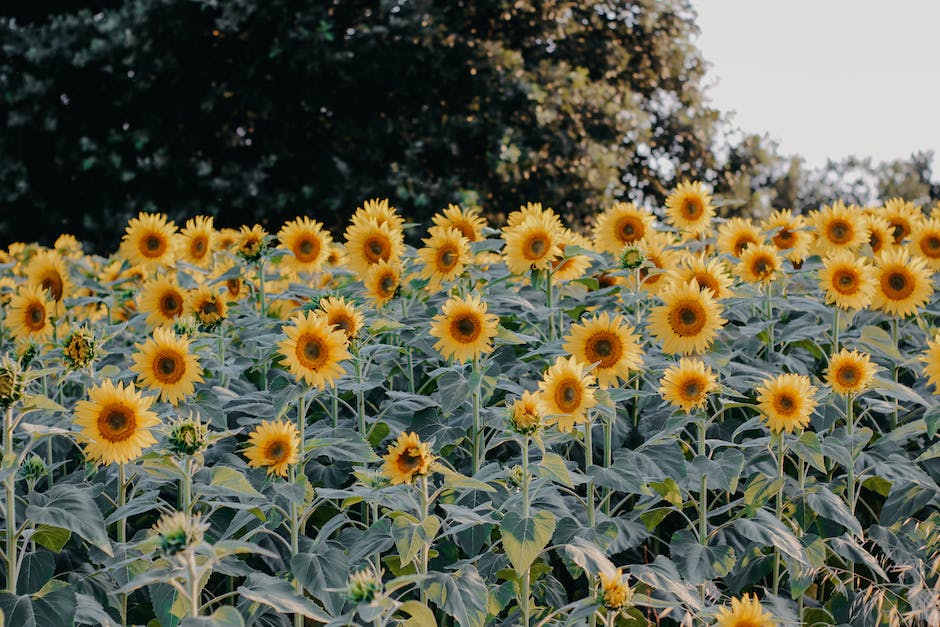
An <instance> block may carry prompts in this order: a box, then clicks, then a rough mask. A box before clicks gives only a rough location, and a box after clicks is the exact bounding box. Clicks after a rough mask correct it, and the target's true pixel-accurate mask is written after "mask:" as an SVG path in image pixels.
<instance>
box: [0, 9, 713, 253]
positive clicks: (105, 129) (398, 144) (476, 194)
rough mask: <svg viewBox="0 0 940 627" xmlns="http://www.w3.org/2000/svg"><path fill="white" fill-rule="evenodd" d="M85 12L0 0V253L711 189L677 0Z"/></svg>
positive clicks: (705, 114)
mask: <svg viewBox="0 0 940 627" xmlns="http://www.w3.org/2000/svg"><path fill="white" fill-rule="evenodd" d="M62 4H63V3H59V5H62ZM65 5H67V6H76V5H75V4H69V3H65ZM85 5H86V6H90V7H91V8H85V9H80V10H79V9H70V10H72V11H74V12H73V13H62V12H60V13H57V14H54V15H42V14H41V13H40V12H39V10H37V9H36V8H35V7H31V8H29V9H28V10H27V9H17V8H15V5H7V6H6V7H0V15H6V16H7V17H4V18H2V19H0V41H2V49H3V54H2V57H0V87H2V90H0V93H2V100H0V109H2V111H0V114H2V115H0V120H2V122H0V124H2V125H3V128H2V132H0V207H2V213H0V228H2V231H0V233H2V235H0V239H2V240H3V241H0V245H2V244H6V243H8V242H9V241H11V240H13V239H25V240H38V241H40V242H42V243H46V244H49V243H51V241H52V240H53V239H54V238H55V236H56V235H57V234H58V233H60V232H72V233H74V234H76V235H78V236H79V237H81V238H83V239H85V240H88V241H92V242H94V243H95V244H96V245H97V246H98V247H99V248H103V247H107V246H110V244H111V243H112V242H114V241H115V237H117V236H118V235H119V234H120V232H121V229H122V227H123V225H124V224H125V222H126V220H127V219H128V218H129V217H131V216H132V215H134V214H135V213H136V212H137V211H139V210H159V211H165V212H167V213H169V214H170V215H171V217H173V218H176V219H179V218H181V217H183V216H186V215H191V214H195V213H208V214H213V215H215V216H217V218H218V221H219V223H220V224H222V225H234V224H239V223H243V222H249V221H255V220H257V221H260V222H262V223H266V224H267V225H268V227H269V228H271V229H276V228H277V227H278V226H279V224H280V223H281V221H282V220H284V219H290V218H292V217H294V216H296V215H298V214H310V215H314V216H317V217H319V218H320V219H321V220H323V221H325V222H326V223H327V225H328V226H331V227H333V228H338V227H340V226H341V225H342V224H343V222H344V220H345V218H346V217H347V216H348V215H349V214H350V213H351V212H352V211H353V210H354V209H355V207H356V206H357V204H359V203H361V201H362V200H363V199H366V198H369V197H374V196H387V197H389V198H391V199H392V201H393V202H394V203H395V204H396V205H397V206H399V207H400V208H402V209H403V210H404V211H405V212H406V213H407V215H409V216H410V217H414V218H418V219H420V218H422V217H424V216H427V215H429V214H430V213H431V212H433V211H436V210H438V209H439V208H440V207H442V206H443V205H445V204H446V203H447V202H451V201H459V202H465V203H475V202H478V203H479V204H481V205H482V206H483V207H484V209H485V210H486V211H488V212H490V213H491V214H492V215H493V216H494V217H498V216H499V214H503V213H507V212H508V211H510V210H512V209H515V208H516V207H517V206H518V205H519V204H520V203H522V202H524V201H527V200H531V201H541V202H543V203H545V204H548V205H551V206H553V207H555V208H556V209H557V210H559V211H561V212H562V213H565V214H567V217H569V218H570V219H577V218H580V217H583V216H585V215H587V214H589V213H591V212H593V211H594V210H596V209H597V208H599V207H603V206H605V205H607V204H609V203H610V202H611V201H612V200H614V199H617V198H632V199H637V200H649V201H650V202H651V203H653V204H658V203H660V202H661V200H662V198H663V197H664V194H665V193H666V192H667V190H668V188H669V187H671V186H672V185H673V183H674V182H675V180H676V179H681V178H686V177H691V178H701V179H704V180H706V181H708V182H710V183H713V184H715V185H716V187H717V188H718V190H719V191H721V189H723V188H725V187H727V185H726V184H725V181H726V180H728V177H727V176H726V174H727V168H726V166H725V165H722V164H718V163H717V162H716V158H715V156H714V153H713V151H712V145H713V140H714V136H715V133H716V128H717V126H718V122H719V116H718V113H717V112H716V111H714V110H712V109H711V108H709V107H708V106H707V104H706V103H705V102H704V101H703V92H702V76H703V72H704V64H703V61H702V58H701V55H700V53H699V52H698V50H697V49H696V48H695V47H694V46H693V45H692V44H691V42H690V35H691V34H693V33H694V31H695V28H696V27H695V24H694V13H693V11H692V10H691V9H690V7H689V3H688V1H687V0H668V1H666V0H640V1H637V2H623V1H607V2H602V1H600V0H590V1H580V0H579V1H574V0H541V1H534V0H533V1H526V0H513V1H509V0H474V1H473V2H470V1H469V0H464V1H453V2H432V1H430V0H415V1H409V2H406V1H404V0H398V1H397V2H396V1H381V2H376V1H373V2H355V1H339V0H337V1H335V2H326V1H317V2H310V1H309V0H237V1H230V2H221V1H214V0H212V1H210V0H202V1H193V2H187V1H182V0H126V1H125V2H121V3H113V2H101V3H99V4H93V3H85ZM57 10H59V11H61V10H62V9H61V6H59V7H58V8H57Z"/></svg>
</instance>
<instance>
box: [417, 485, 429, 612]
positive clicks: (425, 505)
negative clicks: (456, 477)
mask: <svg viewBox="0 0 940 627" xmlns="http://www.w3.org/2000/svg"><path fill="white" fill-rule="evenodd" d="M419 491H420V495H419V496H420V497H421V511H420V514H421V526H422V527H424V523H425V521H426V520H427V519H428V510H429V506H430V505H429V500H428V476H427V475H421V488H420V490H419ZM431 541H432V538H428V539H427V542H425V543H424V545H423V546H422V547H421V556H420V563H419V564H418V574H419V575H427V574H428V558H429V556H430V554H431ZM421 604H422V605H427V604H428V596H427V593H426V592H425V591H424V588H423V587H422V588H421Z"/></svg>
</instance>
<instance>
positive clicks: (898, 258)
mask: <svg viewBox="0 0 940 627" xmlns="http://www.w3.org/2000/svg"><path fill="white" fill-rule="evenodd" d="M931 294H933V284H932V283H931V281H930V271H929V270H928V269H927V262H925V261H924V260H923V259H922V258H920V257H911V256H910V255H909V254H908V253H907V251H906V250H905V249H904V248H900V247H899V248H896V249H895V250H887V251H885V252H883V253H881V254H880V255H878V258H877V259H876V260H875V292H874V295H873V296H872V303H871V304H872V307H873V308H875V309H881V310H882V311H884V312H886V313H888V314H889V315H892V316H898V317H901V318H903V317H905V316H908V315H910V314H912V313H914V312H916V311H917V310H918V309H919V308H921V307H923V306H924V305H925V304H926V303H927V301H928V300H930V296H931Z"/></svg>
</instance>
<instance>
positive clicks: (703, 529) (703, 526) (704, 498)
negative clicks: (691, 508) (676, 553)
mask: <svg viewBox="0 0 940 627" xmlns="http://www.w3.org/2000/svg"><path fill="white" fill-rule="evenodd" d="M705 432H706V425H705V419H704V418H703V419H701V420H699V421H698V454H699V456H700V457H705V456H706V449H705ZM698 506H699V507H698V541H699V544H701V545H702V548H703V550H704V549H705V548H706V547H708V476H707V475H706V474H705V473H704V472H703V473H702V478H701V483H700V485H699V491H698ZM699 598H701V600H702V602H703V603H704V602H705V584H704V583H703V584H702V585H701V586H699Z"/></svg>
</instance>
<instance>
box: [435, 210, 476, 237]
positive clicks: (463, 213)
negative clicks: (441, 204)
mask: <svg viewBox="0 0 940 627" xmlns="http://www.w3.org/2000/svg"><path fill="white" fill-rule="evenodd" d="M431 221H432V222H433V223H434V225H435V226H439V227H441V228H451V229H457V230H458V231H460V234H461V235H463V236H464V237H466V238H467V241H469V242H479V241H482V240H483V239H484V236H483V227H484V226H486V220H485V219H484V218H482V217H481V216H480V213H479V210H477V209H476V208H469V209H461V208H460V207H458V206H457V205H453V204H451V205H447V209H444V210H442V211H441V212H440V213H438V214H435V215H434V216H432V217H431Z"/></svg>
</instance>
